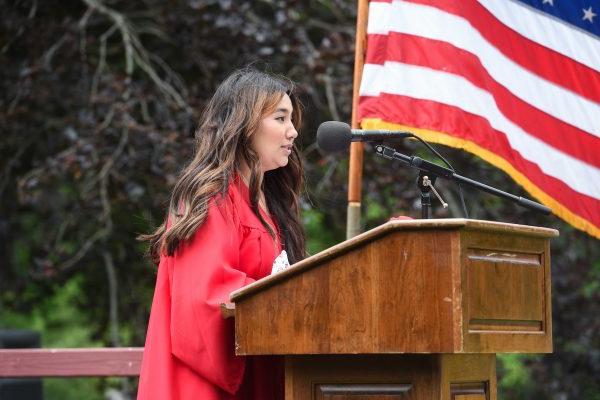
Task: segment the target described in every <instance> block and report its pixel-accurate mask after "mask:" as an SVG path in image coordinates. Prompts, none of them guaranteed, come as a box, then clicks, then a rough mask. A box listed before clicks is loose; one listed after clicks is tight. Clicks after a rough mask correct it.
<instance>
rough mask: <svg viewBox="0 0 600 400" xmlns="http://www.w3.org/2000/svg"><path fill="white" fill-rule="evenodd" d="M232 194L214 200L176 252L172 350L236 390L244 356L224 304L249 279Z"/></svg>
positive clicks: (191, 365) (231, 390) (206, 376)
mask: <svg viewBox="0 0 600 400" xmlns="http://www.w3.org/2000/svg"><path fill="white" fill-rule="evenodd" d="M236 219H237V218H236V216H235V213H234V207H233V203H232V201H231V199H230V198H229V197H228V196H225V198H224V199H223V201H222V202H219V203H216V202H215V201H214V200H212V201H210V203H209V209H208V215H207V218H206V220H205V222H204V224H202V226H201V227H200V228H199V229H198V230H197V232H196V233H195V234H194V236H193V238H192V239H191V240H190V241H189V242H188V243H187V244H185V245H183V246H182V247H181V248H180V249H179V250H178V251H177V252H176V253H175V254H174V256H173V260H172V263H171V268H170V274H169V275H170V290H171V299H172V302H171V321H170V324H171V351H172V353H173V355H174V356H175V357H176V358H178V359H179V360H180V361H182V362H183V363H185V364H186V365H187V366H188V367H189V368H191V369H192V370H193V371H195V372H196V373H197V374H199V375H200V376H202V377H203V378H204V379H206V380H208V381H209V382H211V383H213V384H214V385H217V386H218V387H220V388H222V389H223V390H225V391H227V392H229V393H231V394H234V393H235V392H236V391H237V390H238V388H239V386H240V384H241V382H242V378H243V375H244V367H245V359H244V358H243V357H238V356H235V354H234V330H233V320H231V319H229V320H225V319H223V317H222V315H221V311H220V304H221V303H223V302H227V301H229V293H231V292H232V291H234V290H236V289H239V288H241V287H243V286H245V285H247V284H249V283H251V282H253V279H251V278H249V277H247V276H246V274H245V273H244V272H242V271H240V270H239V269H238V268H239V266H238V262H239V241H240V237H239V229H238V226H239V224H238V222H239V221H236Z"/></svg>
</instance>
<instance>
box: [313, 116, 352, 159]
mask: <svg viewBox="0 0 600 400" xmlns="http://www.w3.org/2000/svg"><path fill="white" fill-rule="evenodd" d="M351 140H352V129H350V125H348V124H346V123H344V122H339V121H326V122H323V123H322V124H321V125H319V128H318V129H317V145H318V146H319V148H320V149H321V150H323V151H326V152H336V151H342V150H346V149H347V148H348V146H350V142H351Z"/></svg>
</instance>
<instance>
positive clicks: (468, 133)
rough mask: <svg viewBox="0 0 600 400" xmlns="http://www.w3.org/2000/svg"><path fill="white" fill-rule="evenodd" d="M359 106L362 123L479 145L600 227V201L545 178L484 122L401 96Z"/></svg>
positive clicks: (363, 99)
mask: <svg viewBox="0 0 600 400" xmlns="http://www.w3.org/2000/svg"><path fill="white" fill-rule="evenodd" d="M360 102H361V105H360V109H359V120H362V119H364V118H381V119H383V120H385V121H402V124H403V125H408V126H415V127H419V128H423V129H429V130H433V131H439V132H445V133H448V134H450V135H452V136H455V137H458V138H462V139H466V140H469V141H472V142H474V143H476V144H477V145H479V146H480V147H482V148H484V149H486V150H488V151H490V152H492V153H494V154H496V155H498V156H499V157H501V158H503V159H505V160H506V161H508V162H509V163H510V164H511V165H512V166H513V167H515V168H516V169H517V170H518V171H520V172H521V173H522V174H523V175H525V176H526V177H527V178H528V179H529V180H530V181H531V182H534V183H535V185H536V186H538V187H539V188H540V189H541V190H543V191H544V192H545V193H546V194H548V195H549V196H551V197H552V198H554V199H555V200H557V201H558V202H560V203H562V204H563V205H564V206H565V207H567V208H568V209H569V210H570V211H571V212H573V213H574V214H577V215H579V216H580V217H582V218H585V219H587V220H588V221H590V222H591V223H592V224H594V225H595V226H596V227H600V212H599V210H600V201H599V200H596V199H594V198H592V197H590V196H586V195H584V194H581V193H579V192H576V191H575V190H573V189H571V188H570V187H569V186H567V185H566V184H565V183H564V182H562V181H560V180H558V179H556V178H553V177H551V176H548V175H546V174H545V173H544V172H543V171H542V170H541V169H540V168H539V167H538V165H537V164H535V163H534V162H531V161H529V160H526V159H524V158H523V157H522V156H521V155H520V154H519V153H518V152H517V151H515V150H513V149H512V148H511V146H510V144H509V142H508V140H507V138H506V136H505V135H504V133H502V132H500V131H498V130H495V129H494V128H492V127H491V125H490V124H489V122H488V121H487V120H486V119H485V118H482V117H480V116H477V115H474V114H470V113H467V112H465V111H464V110H461V109H460V108H458V107H454V106H449V105H446V104H441V103H437V102H433V101H428V100H419V99H414V98H410V97H406V96H399V95H390V94H383V93H382V94H381V95H380V96H378V97H361V100H360ZM440 115H443V116H444V118H443V120H441V119H440V118H439V116H440ZM459 173H460V171H459Z"/></svg>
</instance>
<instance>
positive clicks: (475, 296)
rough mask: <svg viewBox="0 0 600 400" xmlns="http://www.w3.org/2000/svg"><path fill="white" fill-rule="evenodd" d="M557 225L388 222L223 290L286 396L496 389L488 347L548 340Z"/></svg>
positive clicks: (459, 394) (460, 398)
mask: <svg viewBox="0 0 600 400" xmlns="http://www.w3.org/2000/svg"><path fill="white" fill-rule="evenodd" d="M557 235H558V231H556V230H554V229H547V228H538V227H531V226H523V225H514V224H505V223H498V222H488V221H476V220H468V219H444V220H414V221H395V222H388V223H386V224H384V225H382V226H379V227H377V228H375V229H373V230H370V231H368V232H365V233H363V234H361V235H359V236H356V237H355V238H352V239H350V240H347V241H345V242H343V243H340V244H338V245H336V246H334V247H332V248H330V249H327V250H325V251H323V252H321V253H319V254H316V255H314V256H311V257H309V258H307V259H305V260H303V261H301V262H299V263H297V264H295V265H294V266H293V267H292V268H290V269H288V270H286V271H284V272H282V273H279V274H277V275H271V276H269V277H266V278H264V279H261V280H260V281H257V282H255V283H253V284H251V285H249V286H246V287H244V288H242V289H240V290H237V291H235V292H233V293H232V294H231V300H232V301H233V302H234V303H235V337H236V353H237V354H238V355H251V354H253V355H266V354H280V355H284V356H285V359H286V362H285V368H286V369H285V375H286V377H285V379H286V381H285V385H286V387H285V390H286V399H287V400H290V399H294V400H298V399H301V400H304V399H331V400H333V399H336V400H338V399H352V400H367V399H369V400H371V399H386V400H391V399H402V400H407V399H419V400H420V399H436V400H437V399H444V400H446V399H448V400H450V399H454V400H480V399H485V400H493V399H496V355H495V353H521V352H524V353H550V352H552V318H551V316H552V312H551V301H550V244H549V241H550V238H551V237H554V236H557Z"/></svg>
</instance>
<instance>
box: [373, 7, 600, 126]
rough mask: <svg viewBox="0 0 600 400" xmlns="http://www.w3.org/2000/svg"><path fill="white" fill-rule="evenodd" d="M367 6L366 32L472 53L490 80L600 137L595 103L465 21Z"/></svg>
mask: <svg viewBox="0 0 600 400" xmlns="http://www.w3.org/2000/svg"><path fill="white" fill-rule="evenodd" d="M371 7H372V8H371V10H372V11H373V12H371V10H370V12H369V25H368V32H369V33H379V34H387V33H388V32H390V31H393V32H399V33H405V34H410V35H415V36H421V37H425V38H429V39H434V40H439V41H444V42H447V43H450V44H452V45H453V46H455V47H458V48H460V49H463V50H465V51H468V52H470V53H472V54H475V55H476V56H477V57H478V58H479V60H480V61H481V63H482V65H483V67H484V68H485V69H486V70H487V71H488V73H489V74H490V75H491V76H492V78H493V79H494V80H495V81H496V82H498V83H500V84H501V85H502V86H504V87H505V88H506V89H507V90H509V91H510V92H511V93H512V94H513V95H514V96H516V97H518V98H520V99H522V100H523V101H525V102H527V103H529V104H531V105H532V106H534V107H536V108H538V109H540V110H542V111H544V112H546V113H547V114H550V115H552V116H554V117H556V118H558V119H561V120H563V121H565V122H567V123H569V124H571V125H573V126H575V127H577V128H579V129H581V130H584V131H587V132H589V133H591V134H593V135H595V136H597V137H600V122H599V121H598V115H600V105H599V104H597V103H595V102H593V101H590V100H588V99H586V98H584V97H581V96H579V95H577V94H575V93H574V92H572V91H570V90H567V89H565V88H563V87H561V86H558V85H556V84H554V83H552V82H549V81H547V80H545V79H543V78H541V77H539V76H538V75H535V74H533V73H531V72H529V71H528V70H526V69H524V68H522V67H521V66H520V65H518V64H517V63H515V62H514V61H512V60H511V59H510V58H508V57H506V56H505V55H504V54H502V53H501V52H500V51H498V49H496V48H495V47H494V46H492V45H491V44H490V43H489V42H488V41H486V40H485V39H484V38H483V37H482V36H481V34H480V33H479V32H478V31H477V30H476V29H474V28H473V26H472V25H471V24H469V22H468V21H467V20H465V19H463V18H461V17H458V16H456V15H453V14H449V13H446V12H444V11H441V10H439V9H437V8H433V7H429V6H423V5H419V4H414V3H407V2H395V3H392V4H390V3H372V4H371ZM423 21H428V23H423Z"/></svg>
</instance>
